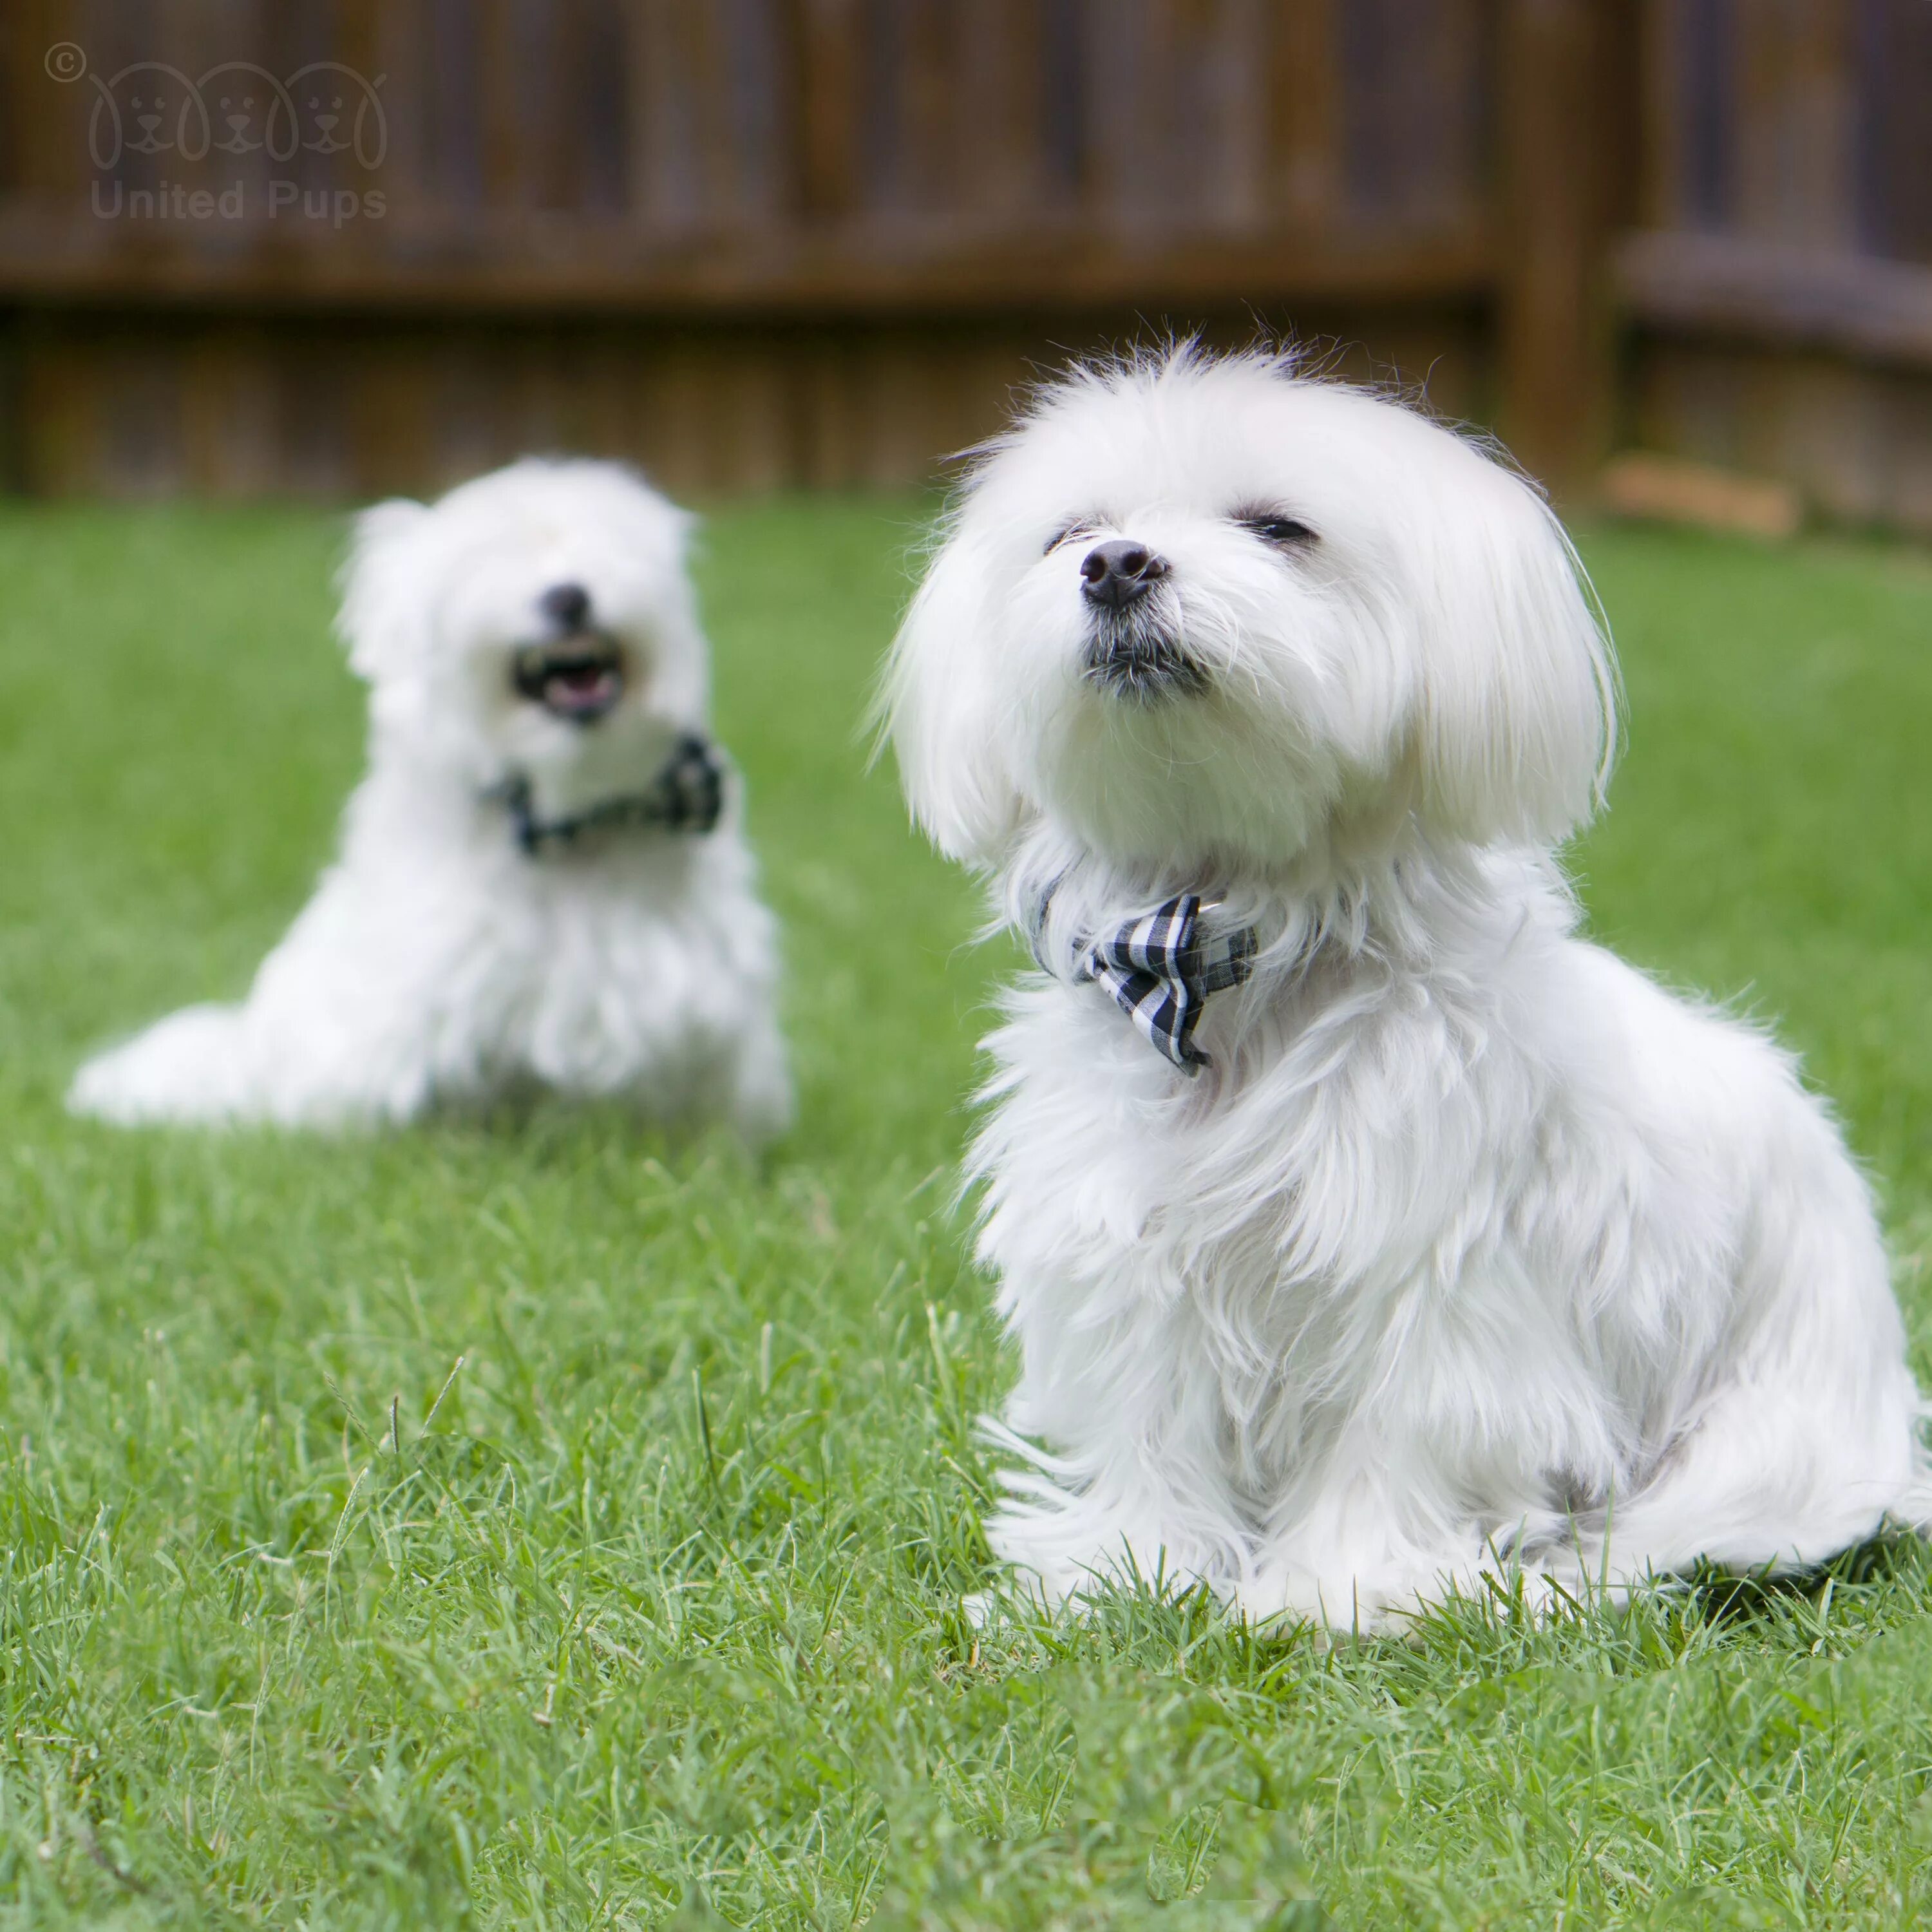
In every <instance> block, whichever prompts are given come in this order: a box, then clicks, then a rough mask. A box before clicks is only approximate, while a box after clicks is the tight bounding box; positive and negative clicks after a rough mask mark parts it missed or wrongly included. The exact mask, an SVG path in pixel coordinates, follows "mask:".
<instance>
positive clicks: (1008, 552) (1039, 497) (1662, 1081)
mask: <svg viewBox="0 0 1932 1932" xmlns="http://www.w3.org/2000/svg"><path fill="white" fill-rule="evenodd" d="M1614 690H1615V677H1614V672H1613V666H1612V662H1611V658H1610V650H1609V646H1608V644H1607V642H1606V640H1605V639H1604V637H1603V636H1602V635H1601V633H1600V631H1599V630H1598V626H1597V625H1596V623H1595V621H1594V620H1593V618H1592V610H1591V607H1590V606H1589V604H1588V602H1587V601H1586V595H1585V593H1584V591H1583V587H1582V586H1581V585H1580V582H1579V578H1578V574H1577V567H1576V565H1575V563H1574V559H1573V556H1572V554H1571V550H1570V549H1569V547H1568V544H1567V542H1566V541H1565V538H1564V535H1563V534H1562V530H1561V528H1560V527H1559V525H1558V523H1557V522H1556V519H1555V518H1554V517H1553V516H1552V514H1550V511H1549V510H1548V508H1547V507H1546V506H1545V505H1544V502H1543V501H1542V500H1541V498H1540V497H1539V496H1538V495H1537V494H1536V493H1535V492H1534V490H1532V488H1530V487H1528V486H1526V484H1524V483H1523V481H1521V480H1520V479H1519V478H1517V476H1516V475H1513V474H1512V473H1511V472H1510V471H1509V470H1508V469H1506V468H1505V467H1503V466H1501V465H1499V463H1496V462H1494V461H1492V460H1490V458H1488V457H1487V456H1486V455H1484V453H1483V452H1481V450H1480V449H1478V448H1476V447H1475V446H1472V445H1471V444H1470V443H1467V442H1465V441H1463V440H1461V439H1460V438H1459V437H1456V436H1455V435H1454V434H1450V433H1449V432H1448V431H1445V430H1444V429H1442V428H1439V427H1437V426H1436V425H1433V424H1432V423H1431V422H1429V421H1427V419H1424V417H1423V416H1421V415H1418V414H1416V413H1412V412H1411V411H1409V410H1406V409H1405V408H1403V407H1397V406H1396V405H1394V404H1391V403H1389V402H1387V401H1382V400H1380V399H1379V398H1376V397H1374V396H1373V395H1370V394H1368V393H1367V392H1362V391H1358V390H1352V389H1348V388H1346V387H1343V386H1338V385H1334V384H1331V383H1323V382H1319V381H1315V380H1301V379H1298V377H1297V376H1296V374H1295V371H1294V370H1293V368H1292V366H1290V365H1288V364H1287V363H1286V362H1283V361H1281V360H1280V359H1271V358H1268V357H1266V356H1249V357H1245V358H1237V359H1230V360H1222V361H1216V360H1212V359H1208V358H1205V357H1204V356H1200V355H1198V354H1195V353H1185V352H1184V353H1180V354H1178V355H1175V356H1169V357H1166V358H1163V359H1159V360H1154V361H1145V362H1139V363H1135V364H1130V365H1125V366H1121V367H1117V368H1104V369H1100V370H1095V371H1088V372H1086V373H1084V374H1076V376H1074V377H1073V378H1072V379H1070V380H1068V381H1067V382H1065V383H1062V384H1061V385H1060V386H1057V387H1055V388H1053V389H1050V390H1049V391H1048V392H1046V394H1045V395H1043V397H1042V398H1041V399H1040V401H1039V402H1038V404H1037V406H1036V407H1034V409H1033V410H1031V413H1029V414H1028V416H1027V417H1026V419H1025V420H1024V421H1023V422H1022V424H1021V425H1019V428H1016V430H1015V431H1013V433H1012V434H1010V435H1008V436H1007V437H1004V439H1002V440H1000V441H998V442H997V443H995V444H994V445H992V446H991V447H990V448H989V449H988V451H987V452H986V453H985V455H984V456H983V460H982V461H981V462H980V465H979V466H978V468H977V470H976V472H974V475H973V476H972V478H971V481H970V484H969V486H968V489H967V490H966V492H965V495H964V496H963V499H962V502H960V504H959V507H958V508H957V510H956V514H955V515H954V517H953V520H952V521H951V522H950V524H949V526H947V530H946V532H945V541H944V547H942V548H941V550H940V551H939V552H938V555H937V556H936V558H935V561H934V562H933V563H932V568H931V570H930V571H929V574H928V575H927V577H926V581H925V583H924V584H923V586H922V588H921V589H920V591H919V595H918V596H917V598H916V601H915V602H914V604H913V607H912V609H911V610H910V613H909V615H908V616H907V621H906V623H905V625H904V629H903V631H902V632H901V635H900V637H899V639H898V643H897V644H896V646H895V651H894V655H893V658H892V662H891V664H890V666H889V671H888V675H887V681H886V687H885V691H884V698H883V703H884V706H885V709H886V715H887V721H888V724H889V728H890V730H891V733H892V737H893V739H894V742H895V748H896V750H897V753H898V758H899V761H900V764H901V772H902V775H903V778H904V784H905V787H906V790H907V795H908V797H909V799H910V803H911V805H912V807H913V811H914V812H915V814H916V816H917V817H918V819H919V821H920V823H922V825H923V826H925V828H926V830H927V831H928V832H929V833H930V834H931V835H932V837H933V838H934V839H935V841H937V843H938V844H939V845H940V846H941V847H943V848H944V850H946V851H947V852H948V853H950V854H952V855H953V856H955V857H956V858H959V859H963V860H965V861H966V862H968V863H970V864H971V865H974V866H975V867H977V868H982V869H983V871H985V872H986V873H987V874H989V875H990V877H991V878H992V881H993V883H994V884H995V889H996V891H997V894H998V904H999V906H1000V908H1001V915H1002V917H1003V918H1004V920H1005V921H1006V922H1009V923H1010V924H1011V925H1012V926H1014V927H1016V929H1019V931H1020V932H1022V933H1023V934H1024V935H1025V936H1026V938H1028V941H1030V943H1031V946H1032V948H1033V950H1034V955H1035V956H1036V958H1037V959H1038V961H1039V962H1040V966H1041V968H1042V969H1043V970H1042V971H1041V972H1040V974H1037V975H1036V976H1033V977H1029V978H1028V979H1027V980H1025V981H1024V982H1023V983H1022V984H1021V985H1020V986H1019V987H1018V988H1017V989H1015V990H1014V991H1013V993H1012V994H1011V995H1010V999H1009V1002H1008V1006H1007V1022H1006V1024H1005V1025H1004V1027H1003V1028H1001V1030H1000V1031H998V1032H996V1033H995V1034H994V1035H993V1036H992V1039H991V1040H990V1042H989V1048H990V1051H991V1053H992V1057H993V1059H994V1061H995V1064H996V1068H997V1071H996V1073H995V1076H994V1078H993V1079H992V1085H991V1087H990V1089H989V1100H991V1102H992V1109H991V1112H990V1115H989V1118H987V1119H986V1122H985V1124H984V1125H983V1127H982V1130H981V1131H980V1135H979V1137H978V1139H977V1146H976V1151H975V1158H974V1163H973V1172H974V1174H975V1175H976V1177H977V1179H978V1181H980V1184H981V1186H982V1190H983V1207H984V1217H985V1218H984V1223H983V1236H982V1243H981V1254H982V1257H983V1260H984V1261H985V1262H986V1264H987V1265H989V1267H990V1268H992V1270H994V1271H996V1272H997V1274H998V1277H999V1278H1000V1295H999V1307H1000V1309H1001V1313H1002V1314H1003V1315H1004V1318H1005V1319H1006V1321H1007V1324H1008V1325H1009V1326H1010V1329H1011V1331H1012V1332H1013V1334H1015V1335H1016V1337H1017V1338H1018V1340H1019V1343H1020V1346H1021V1349H1022V1356H1023V1368H1022V1376H1021V1379H1020V1382H1019V1386H1018V1388H1017V1390H1016V1392H1015V1394H1014V1395H1013V1399H1012V1403H1011V1406H1010V1411H1009V1415H1008V1421H1009V1422H1010V1425H1011V1431H1012V1432H1014V1434H1012V1435H1010V1436H1009V1437H1008V1441H1009V1445H1010V1447H1013V1448H1016V1447H1017V1446H1018V1445H1017V1441H1016V1436H1019V1435H1024V1436H1031V1437H1034V1438H1037V1439H1043V1441H1044V1443H1045V1444H1046V1448H1045V1449H1044V1450H1035V1451H1032V1452H1031V1454H1030V1455H1029V1457H1028V1460H1027V1463H1025V1466H1023V1467H1022V1469H1019V1471H1017V1472H1016V1473H1015V1474H1014V1475H1013V1477H1012V1478H1011V1479H1010V1481H1011V1484H1012V1487H1013V1491H1014V1494H1013V1499H1012V1500H1011V1501H1010V1502H1009V1504H1008V1505H1007V1506H1006V1507H1005V1508H1004V1509H1003V1510H1002V1511H1001V1512H1000V1513H999V1514H998V1515H997V1517H995V1519H994V1520H993V1521H992V1523H990V1525H989V1537H990V1540H991V1541H992V1545H993V1547H994V1550H995V1552H996V1553H997V1554H998V1556H1001V1558H1002V1559H1004V1560H1005V1561H1007V1562H1010V1563H1011V1564H1013V1565H1016V1566H1019V1568H1020V1570H1021V1571H1022V1575H1023V1577H1024V1579H1025V1581H1026V1582H1027V1583H1028V1585H1029V1586H1030V1587H1031V1588H1033V1589H1035V1590H1037V1591H1039V1592H1041V1593H1043V1595H1045V1596H1046V1598H1048V1599H1049V1601H1052V1600H1057V1599H1059V1598H1063V1597H1064V1596H1067V1595H1070V1594H1078V1593H1079V1592H1082V1590H1083V1589H1085V1588H1086V1587H1088V1586H1090V1585H1091V1583H1092V1582H1093V1580H1094V1579H1096V1578H1099V1579H1106V1578H1107V1577H1118V1576H1121V1575H1123V1574H1136V1573H1137V1574H1139V1575H1141V1576H1142V1577H1154V1576H1155V1575H1157V1574H1165V1576H1166V1577H1168V1578H1169V1579H1171V1580H1178V1581H1181V1582H1183V1583H1185V1582H1188V1581H1191V1580H1195V1579H1205V1580H1206V1581H1207V1582H1208V1583H1209V1584H1211V1586H1213V1587H1214V1589H1216V1590H1217V1592H1220V1593H1221V1594H1222V1595H1223V1596H1224V1597H1227V1598H1233V1599H1235V1601H1238V1603H1239V1604H1241V1605H1242V1606H1244V1607H1245V1608H1246V1609H1247V1610H1248V1611H1249V1612H1250V1613H1252V1614H1254V1615H1256V1616H1270V1615H1274V1614H1277V1613H1283V1612H1290V1613H1297V1614H1299V1615H1304V1616H1313V1617H1315V1618H1318V1619H1322V1620H1324V1621H1325V1622H1328V1623H1329V1624H1331V1625H1335V1626H1340V1627H1347V1626H1349V1625H1360V1626H1361V1627H1363V1628H1375V1627H1377V1626H1379V1625H1387V1624H1388V1623H1389V1622H1391V1621H1394V1620H1399V1619H1401V1618H1402V1617H1403V1616H1405V1615H1406V1614H1407V1613H1410V1612H1412V1610H1413V1609H1414V1607H1415V1606H1416V1605H1417V1604H1418V1603H1420V1602H1422V1601H1427V1600H1428V1599H1430V1598H1433V1597H1438V1596H1439V1595H1441V1594H1442V1593H1444V1592H1445V1591H1447V1590H1448V1589H1451V1588H1452V1587H1454V1588H1458V1589H1461V1590H1463V1592H1480V1591H1481V1589H1482V1587H1483V1583H1482V1578H1483V1574H1484V1572H1485V1571H1488V1572H1490V1574H1495V1572H1496V1569H1497V1567H1498V1566H1499V1565H1503V1566H1505V1567H1507V1566H1510V1565H1520V1566H1521V1570H1522V1573H1523V1576H1524V1577H1525V1579H1526V1587H1527V1588H1528V1589H1529V1591H1530V1592H1531V1593H1532V1596H1533V1597H1535V1598H1540V1599H1541V1600H1544V1601H1547V1600H1548V1598H1549V1597H1550V1586H1551V1584H1552V1583H1553V1582H1555V1583H1560V1584H1561V1585H1562V1586H1563V1587H1565V1588H1566V1589H1573V1590H1574V1589H1578V1588H1580V1587H1587V1586H1588V1585H1589V1583H1592V1582H1593V1581H1595V1580H1600V1579H1601V1580H1605V1581H1607V1583H1609V1585H1610V1587H1611V1589H1612V1590H1613V1592H1614V1591H1615V1590H1616V1589H1619V1588H1620V1587H1623V1586H1628V1584H1629V1583H1632V1582H1634V1581H1635V1580H1638V1579H1640V1578H1642V1577H1645V1576H1646V1575H1647V1574H1651V1573H1653V1572H1670V1571H1681V1570H1682V1569H1684V1568H1685V1567H1687V1566H1689V1565H1693V1564H1694V1563H1695V1562H1697V1560H1698V1559H1709V1561H1710V1562H1712V1563H1714V1564H1715V1565H1722V1566H1726V1567H1729V1568H1736V1569H1740V1570H1742V1569H1745V1568H1756V1567H1758V1566H1764V1567H1766V1568H1769V1569H1772V1570H1780V1569H1788V1568H1796V1567H1799V1566H1804V1565H1811V1564H1813V1563H1814V1562H1817V1561H1818V1560H1820V1559H1823V1558H1826V1557H1829V1556H1832V1555H1833V1554H1834V1553H1836V1552H1838V1551H1841V1550H1843V1549H1845V1548H1846V1547H1848V1546H1849V1545H1851V1544H1854V1543H1855V1542H1856V1541H1860V1540H1861V1539H1863V1538H1865V1537H1867V1535H1870V1534H1871V1533H1872V1532H1874V1531H1876V1530H1877V1529H1879V1527H1880V1526H1881V1525H1882V1524H1883V1523H1885V1522H1886V1521H1887V1520H1888V1518H1890V1519H1893V1520H1906V1521H1911V1522H1918V1521H1919V1520H1922V1519H1923V1518H1924V1517H1925V1516H1926V1515H1927V1514H1928V1505H1929V1504H1932V1497H1928V1492H1927V1486H1926V1479H1925V1469H1924V1463H1923V1461H1922V1452H1921V1448H1920V1446H1919V1444H1918V1439H1917V1433H1916V1432H1917V1428H1918V1418H1919V1402H1918V1394H1917V1392H1916V1391H1915V1388H1914V1386H1913V1384H1912V1378H1911V1376H1910V1373H1909V1371H1908V1370H1907V1367H1906V1362H1905V1349H1904V1337H1903V1332H1902V1329H1901V1325H1900V1317H1899V1311H1898V1309H1897V1306H1896V1304H1895V1303H1894V1299H1893V1297H1892V1293H1891V1287H1890V1285H1889V1282H1888V1275H1887V1268H1886V1261H1885V1253H1884V1251H1883V1249H1882V1247H1881V1245H1880V1241H1879V1234H1878V1231H1877V1229H1876V1226H1875V1224H1874V1220H1873V1211H1872V1206H1871V1203H1870V1199H1868V1197H1867V1192H1866V1189H1865V1187H1864V1183H1863V1181H1861V1178H1860V1176H1859V1174H1858V1170H1857V1169H1856V1168H1855V1166H1853V1165H1852V1161H1851V1160H1850V1159H1849V1157H1848V1156H1847V1154H1846V1149H1845V1147H1844V1145H1843V1142H1842V1141H1841V1139H1840V1137H1839V1135H1838V1132H1837V1130H1836V1129H1835V1127H1834V1126H1833V1124H1832V1121H1831V1118H1829V1115H1828V1114H1827V1113H1826V1110H1825V1109H1824V1108H1823V1107H1822V1106H1820V1104H1819V1103H1817V1101H1816V1100H1814V1099H1812V1098H1811V1097H1809V1096H1808V1094H1806V1093H1805V1091H1804V1089H1803V1088H1802V1086H1801V1085H1799V1080H1798V1078H1797V1076H1796V1072H1795V1070H1794V1068H1793V1063H1792V1062H1791V1061H1790V1059H1789V1058H1787V1056H1786V1055H1784V1054H1782V1053H1781V1052H1779V1051H1778V1049H1777V1048H1775V1046H1772V1044H1771V1043H1769V1041H1768V1040H1766V1039H1765V1038H1764V1037H1762V1036H1761V1035H1760V1034H1758V1033H1757V1032H1756V1031H1753V1030H1751V1028H1748V1027H1747V1026H1745V1025H1740V1024H1739V1023H1737V1022H1735V1021H1733V1020H1732V1019H1728V1018H1727V1017H1725V1016H1723V1015H1721V1014H1720V1013H1715V1012H1713V1011H1712V1010H1710V1009H1709V1008H1708V1007H1703V1006H1700V1005H1697V1004H1693V1003H1691V1002H1690V1001H1685V1000H1682V999H1680V998H1675V997H1673V995H1670V994H1669V993H1667V992H1664V991H1663V990H1662V989H1660V988H1659V987H1658V986H1656V985H1655V984H1654V983H1652V981H1651V980H1648V979H1646V978H1645V977H1643V975H1641V974H1639V973H1637V972H1635V971H1633V970H1632V969H1631V968H1629V967H1628V966H1626V965H1623V964H1622V962H1619V960H1617V959H1614V958H1613V957H1612V956H1610V954H1609V953H1606V952H1604V951H1602V950H1601V949H1599V948H1598V947H1595V946H1593V945H1591V944H1588V943H1587V942H1586V941H1583V940H1582V939H1580V938H1578V937H1577V934H1576V930H1575V929H1576V926H1577V906H1576V903H1575V901H1574V898H1573V896H1572V895H1571V890H1570V888H1569V886H1568V884H1567V883H1566V882H1565V877H1564V874H1563V872H1562V870H1561V869H1560V868H1559V865H1558V862H1557V861H1556V858H1555V856H1553V852H1554V848H1555V847H1556V845H1557V844H1558V842H1559V841H1561V840H1562V838H1564V837H1565V835H1567V834H1568V833H1569V832H1571V830H1573V829H1574V828H1575V827H1576V826H1577V825H1578V824H1579V823H1581V822H1582V821H1583V820H1585V819H1586V817H1588V816H1589V814H1590V812H1591V811H1592V808H1593V806H1594V805H1595V803H1596V802H1598V796H1599V793H1600V791H1601V784H1602V780H1603V777H1604V773H1605V772H1606V771H1607V768H1608V764H1609V754H1610V748H1611V738H1612V729H1613V697H1614Z"/></svg>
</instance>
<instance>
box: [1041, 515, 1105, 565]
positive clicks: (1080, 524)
mask: <svg viewBox="0 0 1932 1932" xmlns="http://www.w3.org/2000/svg"><path fill="white" fill-rule="evenodd" d="M1099 527H1100V526H1099V525H1098V524H1097V523H1095V522H1094V520H1093V519H1092V518H1091V517H1076V518H1075V519H1074V520H1073V522H1072V523H1062V524H1061V526H1060V527H1059V529H1057V530H1055V532H1054V533H1053V534H1052V536H1050V537H1049V538H1047V540H1046V549H1044V550H1042V551H1041V552H1040V555H1041V556H1052V554H1053V553H1054V552H1055V550H1058V549H1059V547H1061V544H1070V543H1071V542H1072V541H1073V539H1074V538H1076V537H1091V535H1093V534H1094V531H1095V530H1096V529H1098V528H1099Z"/></svg>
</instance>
